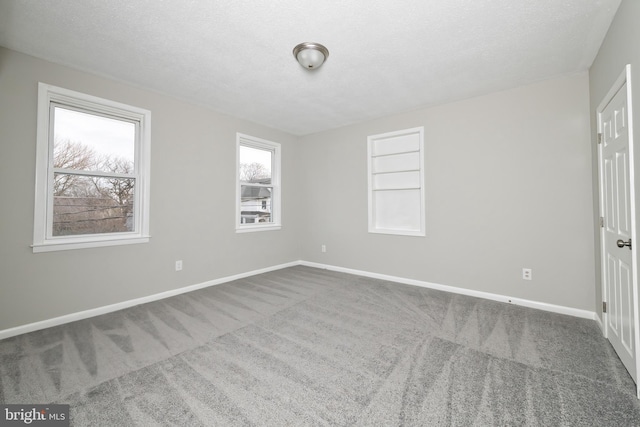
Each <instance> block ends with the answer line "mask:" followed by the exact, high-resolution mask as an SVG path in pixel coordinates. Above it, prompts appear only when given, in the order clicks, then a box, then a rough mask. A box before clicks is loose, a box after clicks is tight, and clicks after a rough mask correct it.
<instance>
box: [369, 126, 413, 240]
mask: <svg viewBox="0 0 640 427" xmlns="http://www.w3.org/2000/svg"><path fill="white" fill-rule="evenodd" d="M423 135H424V128H422V127H420V128H414V129H407V130H402V131H397V132H390V133H385V134H380V135H372V136H370V137H369V138H368V141H367V145H368V173H369V232H370V233H385V234H401V235H407V236H424V235H425V221H424V217H425V211H424V166H423V165H424V160H423V159H424V142H423V140H424V137H423Z"/></svg>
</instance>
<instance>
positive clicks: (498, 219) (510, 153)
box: [300, 73, 595, 311]
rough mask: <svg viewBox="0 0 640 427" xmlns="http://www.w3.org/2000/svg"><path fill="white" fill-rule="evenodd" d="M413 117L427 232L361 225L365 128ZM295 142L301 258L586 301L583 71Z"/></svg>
mask: <svg viewBox="0 0 640 427" xmlns="http://www.w3.org/2000/svg"><path fill="white" fill-rule="evenodd" d="M416 126H424V127H425V152H426V153H425V176H426V203H427V221H426V223H427V235H426V237H407V236H391V235H382V234H370V233H368V232H367V171H366V167H367V166H366V165H367V157H366V156H367V154H366V142H367V136H368V135H373V134H378V133H383V132H389V131H395V130H400V129H406V128H411V127H416ZM300 151H301V157H302V158H303V159H313V161H312V162H308V163H307V167H306V168H305V169H304V171H303V172H302V183H303V188H304V193H303V195H304V197H306V201H305V203H304V205H305V206H306V213H305V215H304V218H305V221H306V222H307V224H308V225H309V226H308V227H307V228H306V229H305V230H306V238H305V239H304V240H303V247H302V259H305V260H308V261H313V262H319V263H326V264H330V265H336V266H341V267H346V268H352V269H358V270H365V271H370V272H375V273H381V274H389V275H395V276H400V277H406V278H411V279H417V280H423V281H428V282H433V283H439V284H443V285H449V286H455V287H461V288H467V289H473V290H478V291H484V292H491V293H497V294H502V295H508V296H512V297H519V298H526V299H530V300H535V301H540V302H546V303H552V304H558V305H563V306H568V307H573V308H578V309H584V310H590V311H593V309H594V304H595V302H594V291H593V289H594V280H595V279H594V277H595V272H594V263H593V259H594V248H593V245H594V240H593V231H592V230H593V217H592V203H593V201H592V191H593V190H592V181H591V147H590V139H589V87H588V76H587V74H586V73H583V74H579V75H573V76H567V77H563V78H558V79H554V80H549V81H546V82H542V83H539V84H535V85H531V86H526V87H521V88H517V89H514V90H509V91H505V92H500V93H494V94H490V95H486V96H482V97H478V98H474V99H469V100H465V101H462V102H456V103H452V104H448V105H443V106H439V107H435V108H429V109H424V110H420V111H415V112H411V113H406V114H400V115H396V116H393V117H387V118H384V119H381V120H376V121H372V122H369V123H364V124H359V125H354V126H349V127H345V128H342V129H338V130H335V131H330V132H324V133H320V134H315V135H311V136H307V137H304V138H302V140H301V150H300ZM322 244H326V245H327V253H321V251H320V247H321V245H322ZM523 267H529V268H532V269H533V280H532V281H524V280H522V278H521V277H522V268H523Z"/></svg>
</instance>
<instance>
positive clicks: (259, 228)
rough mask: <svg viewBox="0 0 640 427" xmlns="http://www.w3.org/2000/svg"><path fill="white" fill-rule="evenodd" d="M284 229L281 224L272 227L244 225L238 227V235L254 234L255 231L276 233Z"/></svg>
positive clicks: (271, 225)
mask: <svg viewBox="0 0 640 427" xmlns="http://www.w3.org/2000/svg"><path fill="white" fill-rule="evenodd" d="M281 228H282V226H281V225H279V224H270V225H243V226H240V227H236V233H253V232H254V231H275V230H280V229H281Z"/></svg>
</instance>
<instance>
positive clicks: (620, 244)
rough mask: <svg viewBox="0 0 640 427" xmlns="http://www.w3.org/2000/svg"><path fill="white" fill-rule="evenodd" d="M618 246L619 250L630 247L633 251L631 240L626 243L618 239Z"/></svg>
mask: <svg viewBox="0 0 640 427" xmlns="http://www.w3.org/2000/svg"><path fill="white" fill-rule="evenodd" d="M616 245H618V247H619V248H624V247H625V246H629V250H631V239H629V241H628V242H625V241H624V240H622V239H618V241H617V242H616Z"/></svg>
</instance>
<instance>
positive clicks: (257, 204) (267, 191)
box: [236, 134, 280, 232]
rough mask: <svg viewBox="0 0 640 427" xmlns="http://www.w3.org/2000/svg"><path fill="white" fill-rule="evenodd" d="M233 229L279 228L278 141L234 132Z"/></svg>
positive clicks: (240, 230)
mask: <svg viewBox="0 0 640 427" xmlns="http://www.w3.org/2000/svg"><path fill="white" fill-rule="evenodd" d="M236 176H237V183H238V184H237V193H238V197H237V212H236V231H238V232H242V231H258V230H273V229H279V228H280V217H279V210H280V186H279V184H280V144H278V143H275V142H271V141H266V140H263V139H259V138H254V137H251V136H248V135H242V134H238V135H237V170H236Z"/></svg>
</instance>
